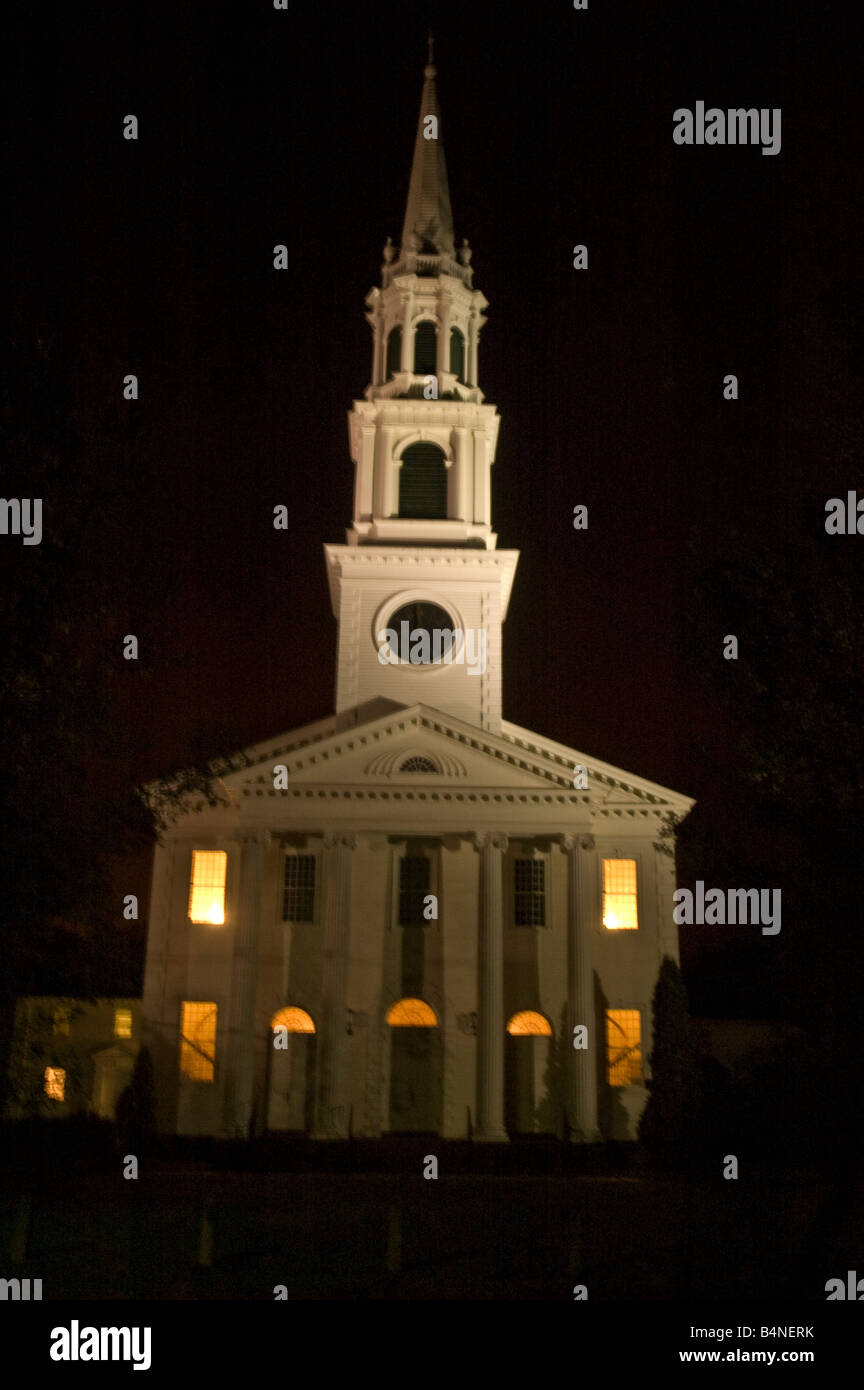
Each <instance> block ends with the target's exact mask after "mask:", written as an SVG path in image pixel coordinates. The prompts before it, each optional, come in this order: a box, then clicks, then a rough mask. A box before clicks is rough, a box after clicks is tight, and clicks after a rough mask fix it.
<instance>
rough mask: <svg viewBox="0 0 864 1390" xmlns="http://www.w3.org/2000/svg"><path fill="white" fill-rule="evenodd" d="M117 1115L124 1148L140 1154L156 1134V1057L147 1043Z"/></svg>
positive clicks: (121, 1097)
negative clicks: (154, 1059)
mask: <svg viewBox="0 0 864 1390" xmlns="http://www.w3.org/2000/svg"><path fill="white" fill-rule="evenodd" d="M116 1119H117V1131H118V1136H119V1138H120V1142H121V1144H122V1146H123V1148H124V1150H127V1149H128V1151H129V1152H131V1153H134V1154H135V1155H136V1156H137V1157H139V1158H140V1156H141V1155H142V1154H143V1153H146V1152H147V1150H148V1149H149V1148H150V1147H151V1146H152V1144H153V1139H154V1137H155V1135H156V1085H155V1081H154V1076H153V1058H152V1057H151V1056H150V1049H149V1048H147V1047H142V1048H141V1051H140V1052H139V1053H138V1056H137V1057H136V1059H135V1068H134V1070H133V1072H132V1077H131V1080H130V1082H129V1085H128V1086H127V1087H126V1089H125V1090H124V1091H123V1092H122V1093H121V1095H120V1096H119V1098H118V1100H117V1112H116Z"/></svg>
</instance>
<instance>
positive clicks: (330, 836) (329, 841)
mask: <svg viewBox="0 0 864 1390" xmlns="http://www.w3.org/2000/svg"><path fill="white" fill-rule="evenodd" d="M340 845H342V846H344V848H345V849H356V848H357V836H356V835H351V834H348V833H347V832H345V831H342V830H338V831H332V832H328V833H327V834H326V835H325V836H324V848H325V849H338V848H339V846H340Z"/></svg>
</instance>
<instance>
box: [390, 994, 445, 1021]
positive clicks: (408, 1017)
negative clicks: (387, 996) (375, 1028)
mask: <svg viewBox="0 0 864 1390" xmlns="http://www.w3.org/2000/svg"><path fill="white" fill-rule="evenodd" d="M387 1022H388V1023H389V1024H390V1027H391V1028H437V1027H438V1020H437V1018H436V1017H435V1014H434V1013H433V1011H432V1010H431V1009H430V1007H429V1005H428V1004H427V1003H426V1002H425V1000H423V999H400V1000H399V1003H398V1004H394V1005H393V1007H392V1008H391V1009H388V1010H387Z"/></svg>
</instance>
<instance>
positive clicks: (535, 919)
mask: <svg viewBox="0 0 864 1390" xmlns="http://www.w3.org/2000/svg"><path fill="white" fill-rule="evenodd" d="M513 921H514V922H515V924H516V926H517V927H545V925H546V865H545V863H544V861H543V860H542V859H514V861H513Z"/></svg>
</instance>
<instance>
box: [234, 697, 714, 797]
mask: <svg viewBox="0 0 864 1390" xmlns="http://www.w3.org/2000/svg"><path fill="white" fill-rule="evenodd" d="M382 707H384V708H383V712H382ZM352 716H353V717H352ZM244 757H245V758H246V759H247V760H248V761H247V763H246V765H245V766H243V767H239V768H238V769H237V770H236V771H234V772H232V773H229V774H228V775H227V776H226V777H225V779H224V780H225V783H226V786H227V787H228V788H229V789H230V790H231V792H232V793H233V794H234V796H235V797H237V798H238V799H239V800H245V798H247V797H248V796H250V795H260V794H261V793H262V792H266V793H270V792H272V791H273V790H274V787H275V785H276V783H277V780H278V781H279V782H281V783H282V784H283V785H284V788H285V789H286V790H287V789H288V788H290V787H298V786H307V787H312V786H315V787H336V786H338V787H339V788H342V789H344V790H345V791H346V792H350V790H351V789H352V788H357V789H359V788H363V787H368V786H375V785H380V786H387V785H394V784H395V785H400V784H402V785H406V786H412V787H418V788H421V787H442V786H448V785H450V786H454V787H460V788H468V787H478V788H483V787H488V788H492V789H497V788H510V789H513V790H530V791H533V792H537V791H540V790H543V789H546V790H552V789H554V790H556V791H567V792H571V793H572V792H573V791H574V775H575V774H576V769H578V768H584V769H585V770H586V774H587V788H586V790H585V791H584V793H583V797H584V800H586V801H588V802H589V803H590V804H592V805H594V806H596V807H598V808H599V807H602V806H607V807H611V806H613V805H616V806H617V805H620V806H624V805H630V806H637V805H639V806H643V807H644V806H653V807H654V808H656V809H657V810H658V811H664V812H665V811H672V812H675V813H676V814H677V815H685V814H686V813H687V811H689V809H690V807H691V806H692V805H693V802H692V800H691V799H690V798H689V797H686V796H682V795H680V794H679V793H677V792H674V791H671V790H670V789H668V788H666V787H662V786H659V785H658V784H656V783H653V782H649V781H647V780H646V779H644V778H639V777H634V776H633V775H632V774H630V773H627V772H624V771H623V770H622V769H620V768H616V767H614V766H612V765H611V764H609V763H604V762H601V761H600V760H598V759H596V758H591V757H589V756H588V755H587V754H584V753H581V752H579V750H577V749H573V748H568V747H566V746H565V745H563V744H558V743H555V742H554V741H553V740H550V739H546V738H544V737H543V736H542V735H540V734H535V733H533V732H532V731H531V730H528V729H523V728H520V727H519V726H518V725H515V724H504V725H503V726H502V731H501V733H491V732H490V731H488V730H484V729H481V728H478V727H477V726H475V725H471V724H467V723H465V722H463V721H462V720H460V719H457V718H455V717H454V716H452V715H450V714H446V713H444V712H443V711H441V710H437V709H434V708H432V707H431V706H428V705H423V704H417V705H411V706H405V705H394V704H393V703H392V702H385V701H375V702H372V704H371V705H370V706H365V707H361V708H359V709H358V710H356V711H343V712H342V713H341V714H339V715H336V716H334V717H333V718H332V719H329V720H322V721H320V723H318V724H314V725H308V726H305V727H304V728H303V729H298V730H295V731H294V732H293V733H291V734H286V735H283V736H282V737H281V738H278V739H272V740H268V741H267V742H266V743H262V744H258V745H256V747H254V748H251V749H247V750H246V752H245V754H244ZM277 769H278V770H279V771H277ZM281 769H284V772H282V771H281ZM577 789H579V787H578V783H577ZM278 794H279V793H278V790H277V791H276V795H278ZM232 799H233V797H232Z"/></svg>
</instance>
